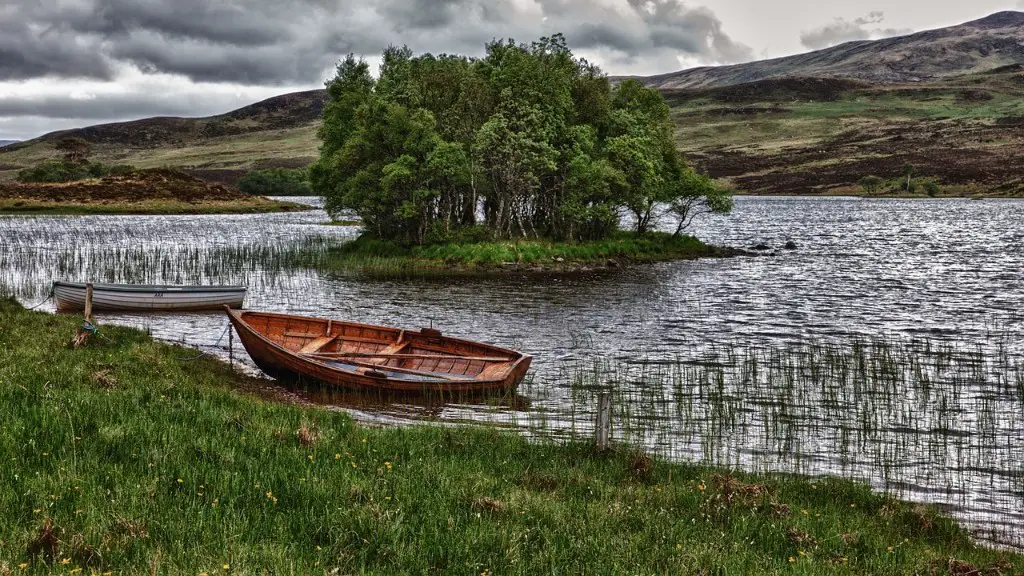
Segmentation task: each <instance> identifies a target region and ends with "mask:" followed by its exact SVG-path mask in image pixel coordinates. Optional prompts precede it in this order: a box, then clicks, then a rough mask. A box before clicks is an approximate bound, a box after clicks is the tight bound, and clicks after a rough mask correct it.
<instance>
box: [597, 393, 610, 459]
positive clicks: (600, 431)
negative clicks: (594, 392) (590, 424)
mask: <svg viewBox="0 0 1024 576" xmlns="http://www.w3.org/2000/svg"><path fill="white" fill-rule="evenodd" d="M594 434H595V436H596V440H597V449H598V451H600V452H604V451H605V450H607V449H608V441H609V439H610V438H611V434H612V394H611V392H601V393H600V394H598V396H597V425H596V426H595V428H594Z"/></svg>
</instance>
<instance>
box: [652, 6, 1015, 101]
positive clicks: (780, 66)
mask: <svg viewBox="0 0 1024 576" xmlns="http://www.w3.org/2000/svg"><path fill="white" fill-rule="evenodd" d="M1021 62H1024V12H1012V11H1008V12H998V13H996V14H992V15H991V16H988V17H985V18H982V19H980V20H975V21H973V22H967V23H966V24H960V25H958V26H951V27H948V28H940V29H937V30H927V31H924V32H918V33H916V34H910V35H907V36H899V37H896V38H886V39H884V40H859V41H854V42H847V43H844V44H840V45H838V46H833V47H831V48H825V49H823V50H816V51H814V52H808V53H806V54H798V55H795V56H786V57H784V58H773V59H771V60H761V61H758V62H748V63H745V64H736V65H733V66H714V67H711V66H705V67H701V68H693V69H691V70H683V71H680V72H672V73H669V74H662V75H659V76H650V77H646V78H641V80H643V81H644V83H645V84H647V85H648V86H654V87H657V88H662V89H670V88H712V87H718V86H730V85H733V84H742V83H746V82H756V81H759V80H767V79H770V78H784V77H791V76H803V77H816V78H846V79H854V80H864V81H868V82H872V83H897V84H898V83H906V82H922V81H929V80H935V79H938V78H946V77H949V76H959V75H963V74H971V73H975V72H983V71H986V70H991V69H993V68H998V67H1000V66H1004V65H1007V64H1014V63H1021Z"/></svg>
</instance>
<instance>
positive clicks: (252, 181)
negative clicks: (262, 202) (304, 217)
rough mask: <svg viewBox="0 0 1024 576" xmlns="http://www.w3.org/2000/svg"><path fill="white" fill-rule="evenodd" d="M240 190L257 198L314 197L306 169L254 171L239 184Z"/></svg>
mask: <svg viewBox="0 0 1024 576" xmlns="http://www.w3.org/2000/svg"><path fill="white" fill-rule="evenodd" d="M238 189H239V190H241V191H242V192H244V193H246V194H253V195H256V196H312V195H313V190H312V188H311V186H310V184H309V171H308V170H307V169H305V168H295V169H293V170H289V169H286V168H273V169H270V170H252V171H251V172H249V173H247V174H246V175H245V176H243V177H242V179H241V180H240V181H239V182H238Z"/></svg>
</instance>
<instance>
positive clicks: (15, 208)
mask: <svg viewBox="0 0 1024 576" xmlns="http://www.w3.org/2000/svg"><path fill="white" fill-rule="evenodd" d="M308 210H315V208H314V207H312V206H308V205H305V204H301V203H297V202H283V201H278V200H269V199H261V200H244V201H206V202H199V203H191V202H185V201H175V200H143V201H133V202H100V203H82V202H45V201H39V200H33V199H27V198H0V215H4V216H17V215H24V216H101V215H104V216H159V215H166V216H179V215H180V216H186V215H204V214H267V213H276V212H302V211H308Z"/></svg>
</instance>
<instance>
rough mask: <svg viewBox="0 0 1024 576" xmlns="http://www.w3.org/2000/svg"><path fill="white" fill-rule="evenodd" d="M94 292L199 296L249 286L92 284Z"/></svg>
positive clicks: (84, 285) (78, 287)
mask: <svg viewBox="0 0 1024 576" xmlns="http://www.w3.org/2000/svg"><path fill="white" fill-rule="evenodd" d="M58 287H61V288H71V289H74V290H85V289H86V288H87V283H86V282H65V281H63V280H56V281H54V283H53V289H54V290H56V289H57V288H58ZM92 289H93V291H102V292H141V293H149V292H152V293H157V292H162V293H172V294H199V293H203V292H209V293H226V292H248V291H249V288H248V287H247V286H185V285H182V286H178V285H159V284H106V283H97V282H94V283H93V284H92Z"/></svg>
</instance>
